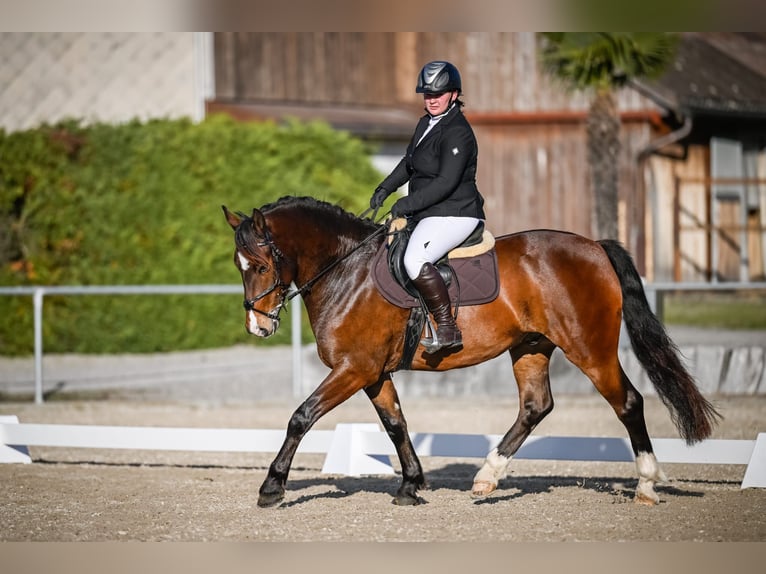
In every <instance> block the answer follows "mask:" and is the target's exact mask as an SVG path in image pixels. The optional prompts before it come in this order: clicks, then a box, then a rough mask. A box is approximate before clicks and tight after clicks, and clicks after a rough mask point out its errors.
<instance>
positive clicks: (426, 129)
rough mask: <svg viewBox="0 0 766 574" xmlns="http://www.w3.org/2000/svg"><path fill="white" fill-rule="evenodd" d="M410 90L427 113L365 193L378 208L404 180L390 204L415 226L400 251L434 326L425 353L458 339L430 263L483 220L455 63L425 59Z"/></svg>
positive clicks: (474, 151)
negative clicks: (385, 171)
mask: <svg viewBox="0 0 766 574" xmlns="http://www.w3.org/2000/svg"><path fill="white" fill-rule="evenodd" d="M415 91H416V92H417V93H419V94H423V100H424V103H425V111H426V115H425V116H423V117H422V118H421V119H420V121H419V122H418V124H417V126H416V127H415V133H414V134H413V136H412V140H411V141H410V143H409V145H408V146H407V152H406V154H405V156H404V157H403V158H402V160H401V161H400V162H399V164H398V165H397V166H396V167H395V168H394V170H393V171H392V172H391V174H390V175H389V176H388V177H386V178H385V179H384V180H383V181H382V182H381V184H380V185H379V186H378V187H377V189H376V190H375V192H374V193H373V195H372V198H371V199H370V206H371V207H372V208H373V209H377V208H379V207H380V206H381V205H382V204H383V201H384V200H385V199H386V197H388V196H389V195H390V194H391V193H392V192H393V191H395V190H396V189H398V188H399V187H400V186H402V185H404V184H405V183H406V182H408V181H409V192H408V194H407V195H406V196H405V197H402V198H400V199H399V200H398V201H397V202H396V203H394V205H393V207H392V208H391V216H392V217H393V218H397V217H407V218H408V219H410V220H411V221H412V222H413V223H415V227H414V229H413V231H412V235H411V237H410V240H409V243H408V245H407V250H406V252H405V255H404V267H405V269H406V271H407V275H408V276H409V278H410V279H411V280H412V282H413V284H414V285H415V287H416V288H417V290H418V292H419V293H420V295H421V296H422V297H423V300H424V301H425V303H426V306H427V307H428V310H429V311H430V312H431V313H432V314H433V316H434V319H435V321H436V324H437V330H436V336H435V340H434V341H424V344H426V346H427V348H428V350H429V352H435V351H437V350H439V349H442V348H448V347H456V346H460V345H462V342H463V340H462V334H461V333H460V329H459V328H458V326H457V324H456V323H455V318H454V316H453V314H452V307H451V304H450V298H449V293H448V291H447V286H446V285H445V283H444V280H443V279H442V277H441V275H440V274H439V271H438V270H437V269H436V267H435V266H434V263H436V262H437V261H438V260H439V259H441V258H442V257H443V256H444V255H445V254H447V253H448V252H449V251H450V250H451V249H453V248H454V247H456V246H458V245H460V244H461V243H462V242H463V241H464V240H465V239H466V238H467V237H468V236H469V235H470V234H471V232H472V231H473V230H474V229H475V228H476V226H477V225H478V224H479V222H480V221H483V220H484V219H485V215H484V208H483V205H484V199H483V198H482V196H481V194H480V193H479V190H478V188H477V187H476V160H477V153H478V149H477V145H476V138H475V136H474V133H473V130H472V129H471V126H470V124H469V123H468V120H466V118H465V116H464V115H463V112H462V110H461V108H462V106H463V105H464V104H463V102H462V101H461V100H460V99H459V98H460V95H461V94H462V83H461V80H460V73H459V72H458V70H457V68H456V67H455V66H453V65H452V64H450V63H449V62H444V61H435V62H429V63H428V64H426V65H425V66H424V67H423V69H422V70H421V71H420V75H419V76H418V83H417V87H416V89H415Z"/></svg>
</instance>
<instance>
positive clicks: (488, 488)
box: [471, 480, 497, 498]
mask: <svg viewBox="0 0 766 574" xmlns="http://www.w3.org/2000/svg"><path fill="white" fill-rule="evenodd" d="M496 489H497V484H493V483H491V482H487V481H486V480H477V481H476V482H474V483H473V487H472V488H471V498H485V497H487V496H489V495H490V494H492V493H493V492H495V490H496Z"/></svg>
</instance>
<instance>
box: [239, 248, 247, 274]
mask: <svg viewBox="0 0 766 574" xmlns="http://www.w3.org/2000/svg"><path fill="white" fill-rule="evenodd" d="M237 265H238V266H239V270H240V271H242V273H244V272H245V271H247V270H248V269H250V262H249V261H248V260H247V257H245V256H244V255H242V253H240V252H239V251H237Z"/></svg>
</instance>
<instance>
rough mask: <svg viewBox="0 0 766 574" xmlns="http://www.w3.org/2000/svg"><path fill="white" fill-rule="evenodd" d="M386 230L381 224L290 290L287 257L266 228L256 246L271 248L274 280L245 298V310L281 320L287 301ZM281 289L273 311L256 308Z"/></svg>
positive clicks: (274, 319) (307, 289) (308, 290)
mask: <svg viewBox="0 0 766 574" xmlns="http://www.w3.org/2000/svg"><path fill="white" fill-rule="evenodd" d="M385 230H386V228H385V226H382V225H381V226H380V227H378V229H376V230H375V231H374V232H373V233H372V234H370V235H368V236H367V237H365V238H364V239H363V240H362V241H360V242H359V243H358V244H357V245H356V246H354V248H353V249H351V250H350V251H349V252H348V253H346V254H345V255H343V256H342V257H339V258H338V259H335V260H334V261H332V262H331V263H330V264H329V265H327V266H325V267H324V268H323V269H322V270H320V271H319V272H318V273H317V274H316V275H315V276H314V277H312V278H311V279H309V280H308V281H306V283H304V284H303V286H302V287H297V288H295V289H293V290H292V291H290V290H289V285H287V284H285V282H284V281H282V269H281V265H280V262H281V260H282V259H285V256H284V254H283V253H282V251H281V250H280V249H279V247H277V246H276V244H275V243H274V241H273V239H272V238H271V233H270V232H269V230H268V228H265V230H264V237H263V240H262V241H261V242H259V243H256V244H255V245H256V247H268V248H269V249H270V250H271V253H272V260H273V264H274V273H275V276H274V282H273V283H272V284H271V285H269V287H267V288H266V289H264V290H263V291H261V292H260V293H258V295H256V296H255V297H252V298H250V299H245V300H244V302H243V306H244V308H245V311H253V312H254V313H258V314H260V315H263V316H265V317H268V318H269V319H271V320H272V321H279V320H280V318H279V316H280V314H281V313H282V310H283V309H286V308H287V303H288V302H289V301H290V300H292V299H293V298H295V297H297V296H298V295H300V294H302V293H308V292H310V291H311V287H313V286H314V283H316V282H317V281H319V279H321V278H322V277H323V276H324V275H326V274H327V273H328V272H329V271H330V270H331V269H332V268H333V267H335V266H336V265H338V264H339V263H341V262H342V261H344V260H345V259H347V258H348V257H350V256H351V255H352V254H353V253H354V252H355V251H357V250H358V249H360V248H361V247H362V246H364V245H365V244H367V243H369V242H370V241H371V240H372V239H373V238H374V237H376V236H378V235H380V234H381V233H383V232H384V231H385ZM277 289H279V303H278V304H277V306H276V307H274V308H273V309H272V310H271V311H268V312H267V311H261V310H260V309H256V308H255V303H257V302H258V301H260V300H261V299H263V298H264V297H266V296H268V295H270V294H271V293H273V292H274V291H276V290H277Z"/></svg>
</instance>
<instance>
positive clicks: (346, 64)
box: [206, 32, 766, 281]
mask: <svg viewBox="0 0 766 574" xmlns="http://www.w3.org/2000/svg"><path fill="white" fill-rule="evenodd" d="M213 46H214V47H213V54H214V70H215V81H214V84H215V86H214V94H215V95H214V97H212V98H210V99H209V100H208V101H207V105H206V109H207V113H216V112H226V113H229V114H232V115H234V116H235V117H238V118H241V119H249V120H258V119H279V118H284V117H288V116H292V117H297V118H301V119H322V120H325V121H327V122H329V123H330V124H332V125H333V126H335V127H337V128H340V129H345V130H348V131H350V132H352V133H354V134H356V135H358V136H360V137H362V138H365V139H367V140H369V141H371V142H373V143H374V144H375V145H376V146H377V149H378V154H377V155H376V162H377V165H378V166H379V168H380V169H381V171H383V172H385V171H387V170H388V169H389V168H390V167H392V166H393V164H394V163H395V162H396V161H398V159H399V158H400V157H401V154H402V152H403V150H404V147H405V145H406V143H407V141H408V140H409V137H410V135H411V132H412V130H413V128H414V126H415V123H416V121H417V118H418V117H419V116H420V115H421V114H422V99H421V97H419V96H418V95H417V94H416V93H415V89H414V88H415V82H416V77H417V73H418V71H419V70H420V67H421V66H422V65H423V64H424V63H425V62H427V61H429V60H434V59H446V60H449V61H451V62H453V63H454V64H455V65H456V66H457V67H458V68H459V69H460V71H461V75H462V77H463V91H464V98H463V99H464V101H465V102H466V108H465V112H466V115H467V116H468V118H469V120H470V121H471V123H472V125H473V126H474V129H475V132H476V135H477V138H478V140H479V173H478V183H479V188H480V190H481V191H482V193H483V195H484V197H485V199H486V208H487V213H488V226H489V228H490V229H491V230H493V231H494V233H496V234H501V233H509V232H514V231H518V230H522V229H530V228H537V227H549V228H556V229H563V230H569V231H574V232H577V233H581V234H584V235H587V236H590V237H593V236H594V226H593V217H592V203H593V198H592V197H591V192H590V188H589V184H588V178H589V175H588V166H587V161H586V148H585V138H586V135H585V118H586V114H587V109H588V99H587V97H586V96H585V95H584V94H572V93H568V92H566V91H564V90H563V89H562V88H561V87H560V86H558V85H556V84H555V83H554V81H553V80H551V79H550V78H548V77H547V76H546V75H545V74H544V73H543V72H542V71H541V69H540V66H539V62H538V49H539V43H538V37H537V35H536V34H534V33H523V32H449V33H442V32H432V33H421V32H391V33H366V32H365V33H325V32H313V33H312V32H294V33H216V34H215V35H214V39H213ZM765 47H766V36H764V35H762V34H733V33H727V34H724V33H719V34H687V35H684V37H683V39H682V41H681V43H680V45H679V49H678V53H677V58H676V60H675V62H674V63H673V65H671V66H670V67H669V69H668V70H667V72H666V73H665V75H664V76H663V77H662V78H661V79H660V80H658V81H655V82H653V83H643V84H639V85H636V86H634V87H631V88H625V89H623V90H622V91H621V92H620V93H619V94H618V106H619V110H620V114H621V118H622V127H621V144H622V147H621V159H620V166H619V173H620V192H619V194H620V195H619V208H618V217H619V234H620V239H621V240H622V241H623V242H624V243H625V244H626V246H627V247H628V248H629V249H630V251H631V252H632V253H633V254H634V256H635V257H636V260H637V263H638V265H639V268H640V270H641V271H642V273H643V274H645V275H646V276H647V278H648V279H650V280H654V281H667V280H676V281H710V280H713V281H717V280H721V281H723V280H731V281H753V280H762V279H763V276H764V256H765V254H766V234H764V220H765V219H766V216H764V213H766V141H765V140H766V70H765V69H764V64H763V62H766V58H764V56H765V55H766V54H764V49H765ZM370 192H372V190H370Z"/></svg>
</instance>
